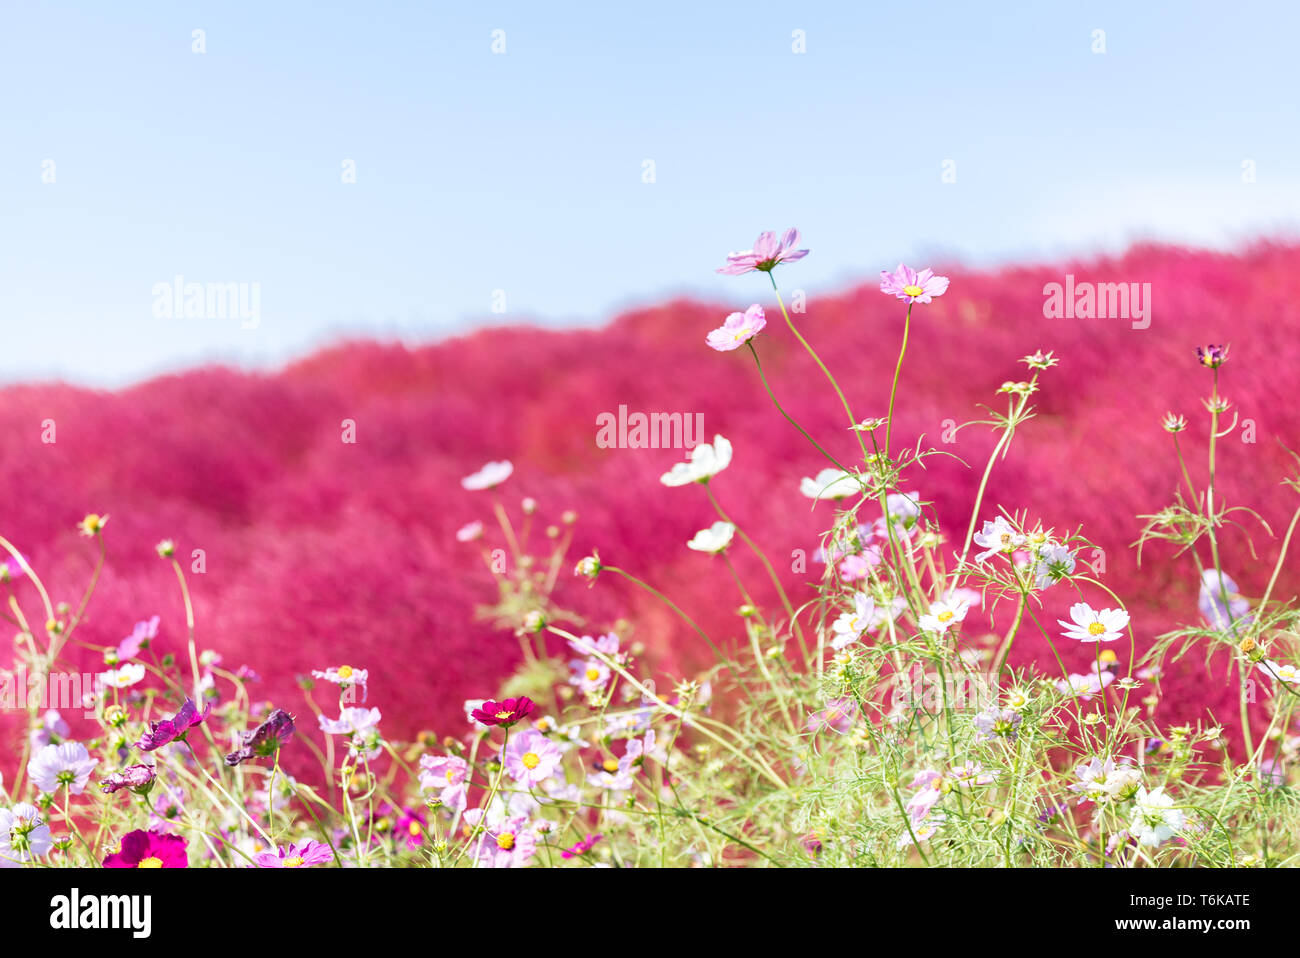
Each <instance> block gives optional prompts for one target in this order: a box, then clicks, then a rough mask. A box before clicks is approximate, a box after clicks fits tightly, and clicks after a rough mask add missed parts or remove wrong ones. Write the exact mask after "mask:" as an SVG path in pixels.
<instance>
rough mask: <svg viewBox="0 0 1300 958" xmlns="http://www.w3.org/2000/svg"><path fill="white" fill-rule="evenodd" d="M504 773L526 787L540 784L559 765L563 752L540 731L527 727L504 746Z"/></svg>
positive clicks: (553, 772)
mask: <svg viewBox="0 0 1300 958" xmlns="http://www.w3.org/2000/svg"><path fill="white" fill-rule="evenodd" d="M504 760H505V766H506V774H508V775H509V776H510V777H511V778H513V779H514V780H515V781H516V782H521V783H523V784H524V785H526V786H528V787H532V786H534V785H540V784H542V782H544V781H546V780H547V779H548V778H550V777H551V776H552V775H554V774H555V772H556V769H558V768H559V767H560V763H561V762H562V761H564V753H563V752H561V751H560V747H559V746H558V745H556V744H555V743H554V742H552V741H550V740H549V739H548V738H547V737H546V736H545V735H543V734H542V733H541V732H538V731H536V730H535V729H528V730H527V731H525V732H521V733H520V734H519V735H517V736H516V737H515V738H512V739H511V740H510V744H509V745H507V746H506V750H505V755H504Z"/></svg>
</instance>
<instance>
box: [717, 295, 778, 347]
mask: <svg viewBox="0 0 1300 958" xmlns="http://www.w3.org/2000/svg"><path fill="white" fill-rule="evenodd" d="M766 325H767V317H765V316H764V315H763V307H762V306H759V305H758V303H755V304H754V305H753V306H751V307H749V309H747V310H745V311H744V312H743V313H732V314H730V315H729V316H728V317H727V318H726V319H725V320H723V322H722V325H721V326H719V327H718V328H717V329H715V330H713V331H712V332H710V333H709V335H708V336H707V337H705V342H707V343H708V344H709V346H711V347H712V348H713V349H716V350H717V351H718V352H720V353H725V352H729V351H731V350H733V349H739V348H740V347H741V346H743V345H744V344H745V343H747V342H749V341H750V340H751V339H753V338H754V337H755V336H757V335H758V334H759V333H760V332H762V331H763V327H764V326H766Z"/></svg>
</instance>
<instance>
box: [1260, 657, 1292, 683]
mask: <svg viewBox="0 0 1300 958" xmlns="http://www.w3.org/2000/svg"><path fill="white" fill-rule="evenodd" d="M1264 664H1265V665H1267V666H1268V671H1269V674H1271V675H1272V676H1273V677H1274V678H1277V679H1279V680H1281V681H1283V682H1285V683H1287V684H1288V685H1292V684H1294V683H1296V682H1300V669H1297V668H1296V667H1295V666H1294V665H1284V664H1282V663H1281V662H1274V661H1273V660H1272V659H1269V660H1268V661H1267V662H1265V663H1264Z"/></svg>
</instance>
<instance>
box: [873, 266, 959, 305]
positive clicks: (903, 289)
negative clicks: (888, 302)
mask: <svg viewBox="0 0 1300 958" xmlns="http://www.w3.org/2000/svg"><path fill="white" fill-rule="evenodd" d="M880 291H881V292H882V293H888V294H889V295H891V296H897V297H898V298H899V299H905V300H907V301H908V302H909V303H928V302H930V300H932V299H933V298H934V297H936V296H942V295H943V294H944V293H946V292H947V291H948V277H947V276H935V275H934V270H932V269H923V270H921V272H919V273H918V272H917V271H916V270H914V269H912V268H911V267H910V266H904V265H903V264H902V263H899V264H898V269H896V270H894V271H893V272H892V273H891V272H890V271H889V270H887V269H882V270H881V271H880Z"/></svg>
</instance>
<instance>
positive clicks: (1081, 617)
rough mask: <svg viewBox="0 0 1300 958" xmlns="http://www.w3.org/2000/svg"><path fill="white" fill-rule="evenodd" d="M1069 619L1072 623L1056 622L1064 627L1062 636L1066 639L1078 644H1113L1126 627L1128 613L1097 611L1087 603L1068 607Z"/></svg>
mask: <svg viewBox="0 0 1300 958" xmlns="http://www.w3.org/2000/svg"><path fill="white" fill-rule="evenodd" d="M1070 618H1071V619H1073V620H1074V621H1073V622H1066V621H1065V620H1064V619H1057V620H1056V621H1057V622H1059V623H1061V625H1063V626H1064V627H1065V632H1064V633H1063V634H1064V635H1065V637H1066V638H1067V639H1078V640H1079V641H1080V642H1114V641H1115V640H1116V639H1118V638H1122V637H1123V635H1124V629H1125V628H1127V627H1128V613H1127V612H1125V611H1124V610H1123V609H1101V610H1097V609H1094V608H1093V607H1092V606H1090V605H1089V604H1088V603H1087V602H1076V603H1075V604H1074V605H1072V606H1070Z"/></svg>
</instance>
